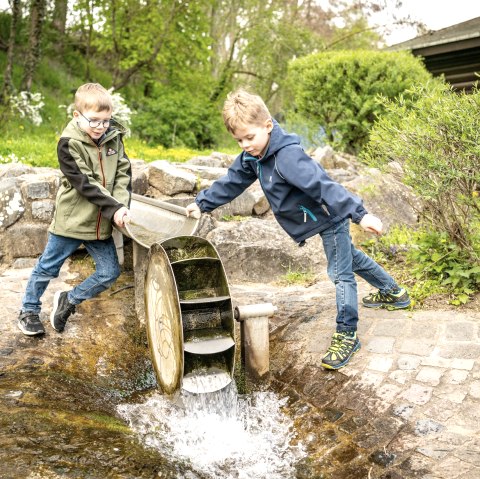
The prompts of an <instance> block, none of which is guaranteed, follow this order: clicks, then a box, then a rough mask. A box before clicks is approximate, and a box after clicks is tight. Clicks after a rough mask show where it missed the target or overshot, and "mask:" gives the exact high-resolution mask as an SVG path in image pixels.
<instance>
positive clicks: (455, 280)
mask: <svg viewBox="0 0 480 479" xmlns="http://www.w3.org/2000/svg"><path fill="white" fill-rule="evenodd" d="M362 247H363V248H364V249H365V251H366V252H367V253H368V254H369V255H370V256H372V257H373V258H375V260H376V261H378V262H380V263H382V264H385V263H388V266H387V269H388V270H389V271H391V272H392V273H393V274H394V276H395V277H396V278H397V280H399V281H400V282H401V283H402V284H405V285H406V286H407V287H408V289H409V292H410V295H411V297H412V298H413V299H414V301H415V302H416V303H421V302H422V301H424V300H425V299H426V298H428V297H429V296H431V295H433V294H437V295H438V294H440V295H444V296H446V297H448V299H449V302H450V303H451V304H454V305H460V304H465V303H466V302H468V300H469V299H470V298H471V296H472V295H473V294H475V293H477V292H480V266H479V265H478V262H476V261H472V259H471V258H470V257H469V256H468V255H467V254H466V253H465V251H464V250H462V249H461V248H459V246H458V245H457V244H455V243H454V242H452V241H451V240H450V239H449V238H448V236H447V234H446V233H444V232H443V233H439V232H436V231H432V230H427V229H421V230H418V231H417V230H412V229H410V228H407V227H405V226H403V227H394V228H392V229H391V230H390V231H389V232H388V234H386V235H383V236H381V237H380V238H377V239H372V240H369V241H367V242H365V243H363V244H362Z"/></svg>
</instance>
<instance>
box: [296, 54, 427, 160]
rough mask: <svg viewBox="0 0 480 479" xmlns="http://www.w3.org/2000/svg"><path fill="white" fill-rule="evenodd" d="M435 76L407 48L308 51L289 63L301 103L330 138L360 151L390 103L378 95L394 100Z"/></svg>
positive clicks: (299, 106) (338, 145) (300, 108)
mask: <svg viewBox="0 0 480 479" xmlns="http://www.w3.org/2000/svg"><path fill="white" fill-rule="evenodd" d="M430 78H431V77H430V74H429V73H428V72H427V70H426V69H425V67H424V66H423V65H422V63H421V61H420V60H419V59H418V58H415V57H413V56H412V55H411V54H409V53H406V52H375V51H363V50H355V51H332V52H322V53H315V54H312V55H308V56H306V57H303V58H300V59H298V60H295V61H293V62H292V63H291V64H290V66H289V81H288V83H289V85H290V88H291V89H292V92H293V95H294V102H295V107H296V108H297V109H298V111H299V113H301V114H302V115H303V116H305V117H306V118H307V120H309V121H314V122H315V123H316V124H317V125H318V126H319V127H321V128H323V129H324V130H325V134H326V141H327V142H328V143H330V144H332V145H333V146H334V147H335V148H337V149H339V150H342V151H346V152H348V153H358V152H359V151H360V150H361V148H362V147H363V145H364V144H365V143H366V142H367V140H368V134H369V131H370V129H371V127H372V125H373V123H374V120H375V118H376V116H377V115H379V114H381V113H382V112H383V110H384V106H383V105H382V104H380V103H379V102H378V101H377V97H378V95H380V94H381V95H383V96H385V97H386V98H394V97H396V96H398V95H399V94H401V93H404V97H405V98H408V93H407V92H406V90H407V89H408V88H410V87H411V86H412V85H413V84H415V83H424V82H426V81H428V80H429V79H430Z"/></svg>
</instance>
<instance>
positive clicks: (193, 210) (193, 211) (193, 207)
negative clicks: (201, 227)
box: [185, 202, 202, 219]
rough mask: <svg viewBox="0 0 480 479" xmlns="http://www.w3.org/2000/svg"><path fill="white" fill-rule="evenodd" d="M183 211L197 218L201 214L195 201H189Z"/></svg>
mask: <svg viewBox="0 0 480 479" xmlns="http://www.w3.org/2000/svg"><path fill="white" fill-rule="evenodd" d="M185 211H186V213H187V216H191V217H192V218H195V219H198V218H200V216H201V215H202V212H201V211H200V208H199V207H198V205H197V203H195V202H193V203H190V204H189V205H188V206H187V207H186V208H185Z"/></svg>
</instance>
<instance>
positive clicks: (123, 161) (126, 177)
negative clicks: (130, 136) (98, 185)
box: [112, 141, 132, 208]
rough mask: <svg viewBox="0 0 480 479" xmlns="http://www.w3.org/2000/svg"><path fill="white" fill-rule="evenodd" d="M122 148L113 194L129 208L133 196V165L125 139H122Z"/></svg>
mask: <svg viewBox="0 0 480 479" xmlns="http://www.w3.org/2000/svg"><path fill="white" fill-rule="evenodd" d="M120 144H121V150H120V151H119V158H120V159H119V160H118V164H117V172H116V174H115V184H114V186H113V191H112V196H113V197H114V198H115V199H116V200H117V201H119V202H120V203H122V205H124V206H126V207H127V208H128V207H129V206H130V201H131V198H132V165H131V164H130V160H129V159H128V156H127V154H126V153H125V147H124V145H123V141H120Z"/></svg>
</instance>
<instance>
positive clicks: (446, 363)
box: [421, 356, 452, 368]
mask: <svg viewBox="0 0 480 479" xmlns="http://www.w3.org/2000/svg"><path fill="white" fill-rule="evenodd" d="M421 363H422V366H435V367H437V368H449V367H450V365H451V363H452V360H450V359H446V358H440V357H439V356H428V357H426V358H422V359H421Z"/></svg>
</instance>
